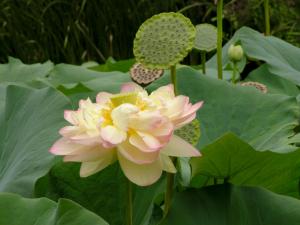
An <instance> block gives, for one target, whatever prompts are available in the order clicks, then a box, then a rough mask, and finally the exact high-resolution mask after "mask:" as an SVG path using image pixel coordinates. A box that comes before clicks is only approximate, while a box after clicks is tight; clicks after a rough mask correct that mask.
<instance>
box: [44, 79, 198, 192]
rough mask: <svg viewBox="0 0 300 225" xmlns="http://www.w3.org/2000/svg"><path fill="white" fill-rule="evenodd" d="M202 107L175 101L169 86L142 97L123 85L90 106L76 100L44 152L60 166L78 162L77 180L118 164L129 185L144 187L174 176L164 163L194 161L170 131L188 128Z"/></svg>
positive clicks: (190, 148) (139, 91)
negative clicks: (163, 176)
mask: <svg viewBox="0 0 300 225" xmlns="http://www.w3.org/2000/svg"><path fill="white" fill-rule="evenodd" d="M202 104H203V102H198V103H196V104H194V105H193V104H191V103H190V102H189V98H188V97H186V96H183V95H179V96H175V94H174V88H173V86H172V85H168V86H163V87H160V88H159V89H157V90H156V91H153V92H152V93H151V94H150V95H148V93H147V92H146V91H145V90H144V89H143V88H141V87H140V86H138V85H136V84H134V83H127V84H124V85H123V86H122V88H121V93H119V94H111V93H107V92H100V93H99V94H98V95H97V98H96V103H93V102H92V101H91V100H90V99H87V100H81V101H80V102H79V109H78V110H76V111H71V110H66V111H65V113H64V118H65V119H66V120H67V121H68V122H69V123H70V125H69V126H66V127H64V128H62V129H61V130H60V134H61V136H62V137H61V138H60V139H59V140H58V141H57V142H56V143H55V144H54V145H53V146H52V148H51V149H50V152H51V153H53V154H55V155H62V156H64V161H65V162H81V168H80V176H81V177H87V176H90V175H92V174H95V173H97V172H98V171H101V170H102V169H104V168H105V167H107V166H109V165H110V164H112V163H114V162H115V161H117V160H118V161H119V163H120V166H121V168H122V170H123V172H124V174H125V176H126V177H127V178H128V179H129V180H130V181H132V182H133V183H135V184H137V185H140V186H146V185H150V184H153V183H154V182H156V181H157V180H158V179H159V178H160V176H161V174H162V171H167V172H169V173H175V172H176V168H175V166H174V164H173V162H172V160H171V159H170V157H172V156H176V157H194V156H200V153H199V151H198V150H196V149H195V148H194V147H193V146H192V145H191V144H189V143H187V142H186V141H184V140H183V139H181V138H180V137H178V136H176V135H174V130H175V129H178V128H180V127H182V126H184V125H185V124H187V123H189V122H191V121H192V120H193V119H194V118H195V117H196V111H197V110H198V109H199V108H200V107H201V106H202Z"/></svg>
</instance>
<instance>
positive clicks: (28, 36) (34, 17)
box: [0, 0, 300, 64]
mask: <svg viewBox="0 0 300 225" xmlns="http://www.w3.org/2000/svg"><path fill="white" fill-rule="evenodd" d="M213 2H214V1H212V0H164V1H161V0H88V1H87V0H39V1H34V0H0V8H1V11H0V44H1V48H0V62H7V56H13V57H16V58H19V59H21V60H22V61H23V62H25V63H34V62H41V61H45V60H48V59H50V60H51V61H53V62H54V63H61V62H66V63H71V64H80V63H82V62H85V61H89V60H95V61H98V62H104V61H106V59H107V58H108V57H109V56H113V57H114V58H115V59H126V58H132V42H133V38H134V35H135V33H136V31H137V29H138V27H139V26H140V25H141V23H142V22H143V21H145V20H146V19H147V18H149V17H150V16H152V15H154V14H156V13H159V12H166V11H178V10H180V9H183V8H185V7H187V8H185V9H186V10H185V11H184V12H183V13H184V14H185V15H186V16H188V17H189V18H191V19H192V22H193V23H194V24H198V23H201V22H208V23H212V24H216V19H215V17H216V7H215V5H214V3H213ZM225 3H226V4H225V10H224V15H225V20H224V24H225V25H224V28H225V30H224V33H225V38H227V39H228V38H229V37H231V35H232V34H233V33H234V31H235V30H236V29H238V28H240V27H241V26H244V25H247V26H249V27H252V28H254V29H257V30H259V31H261V32H263V31H264V23H263V21H264V18H263V15H264V14H263V1H262V0H231V1H225ZM189 7H190V8H189ZM299 11H300V2H299V1H296V0H288V1H287V0H274V1H271V27H272V33H273V34H274V35H275V36H278V37H280V38H283V39H285V40H287V41H289V42H291V43H293V44H297V43H299V33H300V24H299V21H300V20H299V16H300V15H299V13H298V14H297V12H299ZM141 12H142V13H141Z"/></svg>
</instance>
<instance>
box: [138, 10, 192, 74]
mask: <svg viewBox="0 0 300 225" xmlns="http://www.w3.org/2000/svg"><path fill="white" fill-rule="evenodd" d="M195 36H196V31H195V27H194V26H193V24H192V23H191V21H190V20H189V19H188V18H187V17H185V16H184V15H182V14H180V13H174V12H169V13H160V14H158V15H154V16H153V17H151V18H150V19H148V20H146V21H145V22H144V23H143V24H142V25H141V26H140V28H139V30H138V32H137V33H136V36H135V39H134V43H133V53H134V56H135V58H136V60H137V61H138V62H140V63H142V64H143V65H144V66H146V67H147V68H156V69H167V68H169V67H170V66H174V65H175V64H177V63H178V62H179V61H181V60H182V59H183V58H184V57H185V56H187V54H188V53H189V51H190V50H191V49H192V48H193V46H194V41H195Z"/></svg>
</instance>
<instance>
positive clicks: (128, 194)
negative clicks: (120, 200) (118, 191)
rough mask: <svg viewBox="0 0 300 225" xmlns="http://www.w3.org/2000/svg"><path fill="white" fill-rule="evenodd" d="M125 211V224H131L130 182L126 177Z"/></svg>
mask: <svg viewBox="0 0 300 225" xmlns="http://www.w3.org/2000/svg"><path fill="white" fill-rule="evenodd" d="M126 201H127V211H126V219H127V223H126V224H127V225H133V223H132V184H131V182H130V180H128V179H127V196H126Z"/></svg>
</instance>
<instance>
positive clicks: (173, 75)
mask: <svg viewBox="0 0 300 225" xmlns="http://www.w3.org/2000/svg"><path fill="white" fill-rule="evenodd" d="M170 72H171V81H172V84H173V86H174V93H175V95H177V94H178V92H177V80H176V65H174V66H171V67H170ZM174 161H175V160H174V159H173V162H174ZM173 185H174V174H173V173H167V186H166V194H165V206H164V217H165V216H166V215H167V214H168V212H169V209H170V206H171V200H172V195H173Z"/></svg>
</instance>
